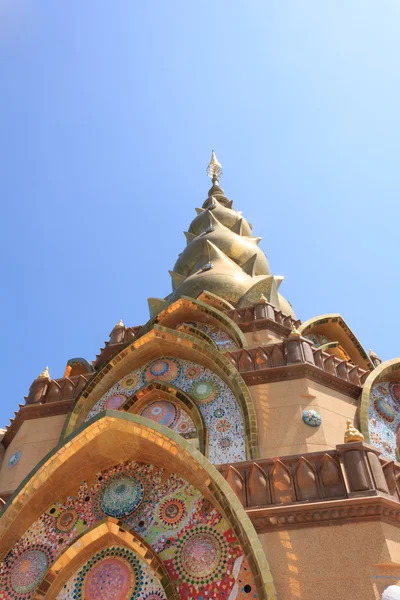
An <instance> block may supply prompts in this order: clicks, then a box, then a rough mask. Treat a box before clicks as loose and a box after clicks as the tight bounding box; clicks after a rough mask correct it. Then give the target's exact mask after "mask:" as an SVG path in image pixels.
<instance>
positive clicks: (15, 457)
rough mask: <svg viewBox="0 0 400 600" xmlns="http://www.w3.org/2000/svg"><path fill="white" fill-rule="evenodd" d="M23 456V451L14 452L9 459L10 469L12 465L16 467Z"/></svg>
mask: <svg viewBox="0 0 400 600" xmlns="http://www.w3.org/2000/svg"><path fill="white" fill-rule="evenodd" d="M20 458H21V452H19V451H18V452H14V454H12V455H11V456H10V458H9V460H8V464H7V467H8V468H9V469H11V468H12V467H15V465H16V464H17V462H19V459H20Z"/></svg>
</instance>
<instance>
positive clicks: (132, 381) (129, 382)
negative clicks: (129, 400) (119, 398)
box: [120, 375, 138, 390]
mask: <svg viewBox="0 0 400 600" xmlns="http://www.w3.org/2000/svg"><path fill="white" fill-rule="evenodd" d="M137 383H138V380H137V377H135V376H134V375H128V376H127V377H125V379H123V380H122V381H121V382H120V386H121V387H122V388H123V389H124V390H132V389H133V388H134V387H135V386H136V385H137Z"/></svg>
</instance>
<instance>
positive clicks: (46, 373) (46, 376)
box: [38, 367, 50, 379]
mask: <svg viewBox="0 0 400 600" xmlns="http://www.w3.org/2000/svg"><path fill="white" fill-rule="evenodd" d="M38 379H50V373H49V367H46V368H45V370H44V371H42V372H41V373H40V375H39V377H38Z"/></svg>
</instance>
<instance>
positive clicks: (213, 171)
mask: <svg viewBox="0 0 400 600" xmlns="http://www.w3.org/2000/svg"><path fill="white" fill-rule="evenodd" d="M222 173H223V170H222V165H221V163H220V162H219V161H218V159H217V157H216V156H215V152H214V148H213V149H212V152H211V160H210V162H209V164H208V167H207V175H208V176H209V177H210V178H211V180H212V182H213V183H216V182H217V181H218V179H219V178H220V177H221V175H222Z"/></svg>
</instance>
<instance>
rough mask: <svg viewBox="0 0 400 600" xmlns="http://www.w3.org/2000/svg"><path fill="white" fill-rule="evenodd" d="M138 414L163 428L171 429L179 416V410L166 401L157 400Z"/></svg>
mask: <svg viewBox="0 0 400 600" xmlns="http://www.w3.org/2000/svg"><path fill="white" fill-rule="evenodd" d="M140 414H141V416H142V417H146V418H147V419H151V420H152V421H155V422H156V423H160V424H161V425H165V427H172V426H173V425H174V424H175V423H176V421H177V420H178V418H179V416H180V410H179V407H177V406H175V404H172V402H168V400H157V402H152V403H151V404H149V405H148V406H146V407H145V408H144V409H143V410H142V412H141V413H140Z"/></svg>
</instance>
